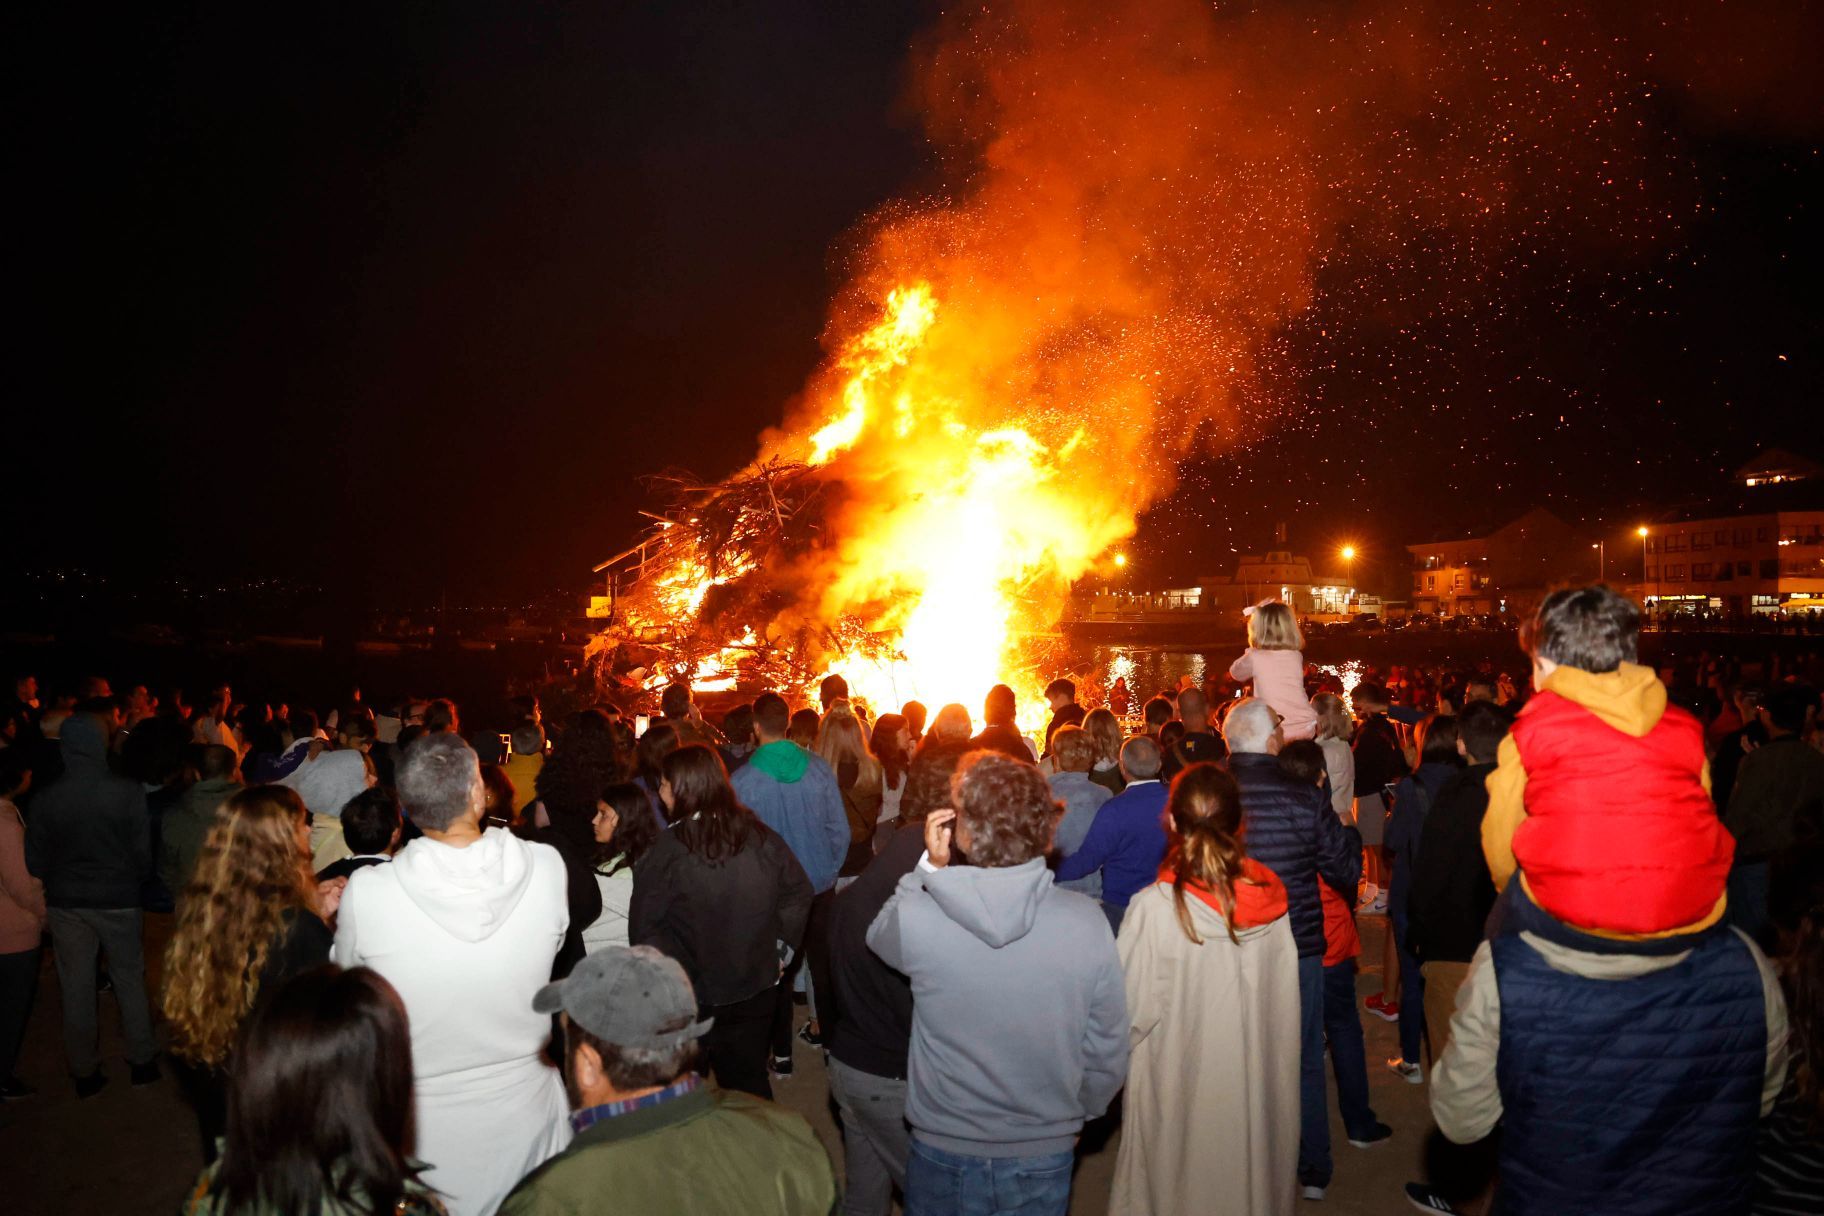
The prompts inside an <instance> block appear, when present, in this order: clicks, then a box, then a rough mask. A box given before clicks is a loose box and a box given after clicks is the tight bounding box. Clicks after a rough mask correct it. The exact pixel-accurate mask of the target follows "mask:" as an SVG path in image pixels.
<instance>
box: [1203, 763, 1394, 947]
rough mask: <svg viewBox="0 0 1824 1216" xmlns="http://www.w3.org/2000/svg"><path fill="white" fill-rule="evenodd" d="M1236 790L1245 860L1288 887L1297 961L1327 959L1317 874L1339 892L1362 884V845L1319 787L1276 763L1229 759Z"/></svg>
mask: <svg viewBox="0 0 1824 1216" xmlns="http://www.w3.org/2000/svg"><path fill="white" fill-rule="evenodd" d="M1229 772H1230V773H1232V774H1234V777H1235V784H1237V785H1239V786H1240V787H1241V818H1242V827H1243V830H1244V831H1246V833H1247V839H1246V841H1245V843H1246V845H1247V850H1248V856H1249V857H1252V858H1253V859H1254V860H1256V861H1258V862H1260V863H1261V864H1262V865H1264V866H1266V867H1267V868H1268V869H1269V870H1271V871H1273V873H1275V874H1277V875H1279V881H1281V882H1282V883H1284V884H1286V902H1287V904H1288V905H1289V907H1288V911H1289V912H1290V914H1291V917H1292V937H1293V938H1294V940H1296V941H1297V942H1298V956H1299V957H1300V958H1309V957H1311V956H1312V955H1318V956H1322V954H1323V953H1324V906H1323V903H1322V902H1321V901H1320V899H1319V897H1318V893H1317V881H1318V875H1319V874H1322V875H1323V876H1324V877H1325V878H1326V879H1328V880H1329V881H1330V883H1331V885H1333V886H1334V887H1336V889H1337V890H1339V891H1353V890H1355V884H1356V883H1357V882H1359V881H1361V877H1362V838H1361V836H1360V835H1358V834H1357V833H1356V830H1355V829H1354V828H1346V827H1344V826H1343V824H1342V821H1341V820H1340V819H1338V818H1337V817H1336V812H1335V811H1334V810H1332V809H1331V807H1330V798H1329V796H1328V795H1326V794H1325V793H1324V792H1323V791H1322V790H1321V789H1319V788H1318V787H1317V786H1315V785H1312V784H1310V783H1309V782H1305V781H1297V780H1294V779H1293V778H1291V777H1289V776H1287V775H1286V774H1285V773H1284V772H1282V771H1280V767H1279V761H1278V760H1277V759H1275V758H1274V757H1272V756H1265V755H1261V754H1259V753H1258V752H1237V753H1236V754H1235V755H1232V756H1230V757H1229Z"/></svg>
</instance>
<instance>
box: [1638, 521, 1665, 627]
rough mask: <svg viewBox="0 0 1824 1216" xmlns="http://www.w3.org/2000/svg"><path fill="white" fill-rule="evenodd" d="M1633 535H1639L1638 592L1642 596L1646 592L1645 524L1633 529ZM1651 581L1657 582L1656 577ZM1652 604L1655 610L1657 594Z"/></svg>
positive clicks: (1657, 605)
mask: <svg viewBox="0 0 1824 1216" xmlns="http://www.w3.org/2000/svg"><path fill="white" fill-rule="evenodd" d="M1634 535H1636V536H1638V537H1640V593H1641V594H1642V595H1643V596H1644V595H1645V594H1646V593H1647V525H1645V524H1642V525H1640V527H1638V528H1636V529H1634ZM1655 573H1657V571H1656V572H1655ZM1653 581H1654V583H1655V584H1657V583H1658V582H1659V580H1658V579H1657V578H1655V579H1654V580H1653ZM1653 606H1654V608H1655V609H1656V610H1657V609H1658V607H1659V597H1658V596H1657V595H1655V596H1654V597H1653Z"/></svg>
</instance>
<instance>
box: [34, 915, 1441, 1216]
mask: <svg viewBox="0 0 1824 1216" xmlns="http://www.w3.org/2000/svg"><path fill="white" fill-rule="evenodd" d="M1384 929H1385V920H1384V918H1381V917H1363V918H1362V937H1363V946H1364V952H1363V957H1362V960H1361V963H1362V969H1363V975H1362V978H1361V981H1360V985H1361V992H1362V994H1363V995H1366V994H1367V993H1369V992H1372V991H1375V990H1376V989H1378V987H1379V985H1380V980H1379V973H1380V950H1381V939H1382V934H1383V932H1384ZM169 932H170V917H149V918H148V932H147V957H148V959H149V960H151V961H150V964H149V965H150V966H151V967H152V968H153V969H154V971H156V966H157V963H156V959H157V957H158V955H159V952H160V951H161V950H162V949H163V946H164V940H165V937H166V935H167V934H168V933H169ZM150 978H151V979H152V981H153V983H154V985H155V984H156V979H157V977H156V974H154V975H153V976H152V977H150ZM154 990H156V988H155V987H154ZM59 1005H60V1000H59V995H58V991H57V984H56V978H55V975H54V973H53V971H52V969H51V964H50V962H49V959H48V958H47V960H46V962H45V967H44V972H43V976H42V981H41V983H40V986H39V990H38V1003H37V1007H36V1009H35V1010H34V1011H33V1014H32V1023H31V1027H30V1030H29V1032H28V1034H27V1037H26V1045H25V1050H24V1053H23V1058H22V1059H21V1061H20V1066H19V1070H18V1071H19V1074H20V1076H21V1077H22V1078H23V1079H24V1080H26V1081H27V1082H29V1083H30V1084H32V1085H35V1086H37V1087H38V1090H39V1096H38V1097H36V1098H33V1099H31V1100H29V1101H25V1102H17V1103H8V1104H6V1105H4V1106H0V1161H3V1162H4V1163H5V1164H4V1166H3V1167H0V1177H4V1178H5V1179H6V1184H5V1190H6V1193H7V1195H8V1202H7V1203H6V1204H5V1205H4V1207H5V1210H6V1211H8V1212H16V1213H19V1214H20V1216H40V1214H43V1216H50V1214H52V1213H55V1214H57V1216H90V1214H93V1216H142V1214H143V1216H171V1213H173V1212H175V1211H176V1210H177V1209H178V1206H179V1204H180V1203H181V1201H182V1199H183V1198H184V1196H185V1195H186V1193H187V1188H188V1187H189V1185H190V1184H191V1183H192V1182H193V1181H194V1179H195V1177H196V1173H197V1170H198V1169H199V1168H201V1164H202V1156H201V1152H200V1149H199V1147H198V1144H197V1140H196V1124H195V1121H194V1119H193V1118H192V1117H191V1114H190V1111H189V1108H188V1107H187V1106H185V1105H184V1102H183V1099H182V1098H181V1097H180V1096H179V1094H178V1091H177V1087H176V1085H175V1084H174V1083H173V1082H172V1081H171V1080H169V1079H166V1080H165V1081H163V1082H161V1083H160V1084H158V1085H155V1086H149V1087H147V1088H145V1089H133V1088H132V1087H130V1086H129V1085H128V1084H127V1077H126V1072H127V1069H126V1064H125V1062H124V1060H123V1059H122V1056H121V1042H120V1037H119V1032H118V1020H117V1018H116V1016H115V1010H114V1006H113V1003H112V998H110V997H107V996H104V997H103V998H102V1027H103V1055H104V1058H105V1059H107V1060H108V1063H107V1064H106V1065H105V1068H106V1071H107V1072H108V1073H109V1075H110V1077H111V1078H112V1084H110V1085H109V1086H108V1088H107V1089H106V1090H104V1091H103V1092H102V1093H101V1094H99V1095H97V1096H96V1097H94V1098H92V1099H90V1100H89V1101H87V1102H78V1101H77V1100H76V1097H75V1094H74V1092H73V1091H72V1090H71V1089H70V1086H69V1082H68V1079H67V1077H66V1075H65V1073H64V1068H63V1053H62V1048H61V1044H60V1040H59V1033H58V1027H59V1024H60V1023H59V1019H60V1009H59ZM1364 1021H1365V1023H1366V1029H1367V1033H1368V1059H1369V1077H1368V1080H1369V1085H1370V1086H1371V1087H1372V1090H1373V1100H1374V1106H1375V1110H1376V1112H1377V1113H1378V1114H1379V1115H1380V1117H1381V1118H1382V1119H1383V1120H1385V1121H1386V1122H1387V1123H1389V1124H1391V1125H1392V1127H1393V1128H1394V1137H1393V1139H1392V1140H1391V1141H1388V1142H1387V1143H1385V1144H1383V1145H1381V1146H1379V1147H1377V1148H1373V1149H1368V1150H1360V1149H1353V1148H1350V1147H1349V1145H1348V1144H1347V1142H1345V1141H1344V1139H1343V1132H1342V1124H1341V1123H1340V1122H1339V1121H1338V1120H1337V1118H1336V1102H1335V1093H1334V1091H1332V1094H1331V1104H1330V1105H1331V1125H1332V1133H1331V1134H1332V1137H1333V1139H1334V1142H1335V1143H1336V1144H1337V1145H1338V1146H1339V1147H1338V1149H1337V1158H1336V1178H1335V1181H1334V1182H1333V1184H1332V1185H1331V1188H1330V1193H1329V1196H1328V1197H1327V1198H1326V1200H1325V1201H1324V1202H1323V1203H1322V1204H1315V1203H1306V1204H1301V1205H1300V1206H1301V1208H1302V1209H1303V1210H1304V1211H1307V1212H1309V1213H1311V1216H1319V1214H1320V1213H1324V1212H1334V1213H1339V1214H1340V1213H1352V1214H1353V1213H1364V1214H1365V1213H1375V1214H1382V1213H1396V1212H1407V1211H1410V1210H1411V1209H1410V1208H1408V1206H1407V1205H1406V1202H1405V1199H1404V1197H1403V1195H1402V1193H1401V1187H1402V1186H1403V1185H1404V1183H1405V1182H1407V1181H1408V1180H1409V1179H1411V1178H1413V1177H1416V1176H1417V1175H1416V1174H1415V1172H1414V1171H1415V1170H1416V1168H1417V1163H1418V1159H1419V1151H1420V1146H1421V1143H1422V1141H1423V1138H1424V1136H1425V1133H1426V1132H1427V1131H1428V1130H1429V1127H1430V1116H1429V1114H1428V1113H1427V1111H1426V1107H1425V1089H1424V1087H1422V1086H1415V1085H1408V1084H1407V1083H1406V1082H1404V1081H1401V1080H1399V1079H1398V1078H1396V1077H1394V1076H1393V1075H1392V1074H1391V1073H1388V1072H1387V1071H1385V1069H1383V1068H1382V1067H1381V1066H1380V1061H1382V1060H1384V1059H1385V1058H1386V1057H1388V1056H1390V1055H1394V1054H1396V1053H1397V1050H1398V1048H1397V1045H1396V1041H1395V1035H1394V1030H1395V1028H1394V1027H1393V1026H1392V1025H1390V1024H1388V1023H1386V1022H1383V1021H1381V1020H1380V1019H1378V1018H1373V1017H1367V1018H1365V1019H1364ZM826 1093H827V1089H826V1086H825V1084H824V1072H823V1063H822V1059H821V1056H820V1054H819V1053H818V1052H815V1051H813V1050H811V1049H809V1048H807V1047H804V1046H802V1045H800V1046H799V1049H798V1058H797V1075H795V1076H794V1077H793V1078H792V1079H791V1080H789V1081H786V1082H784V1083H782V1084H781V1086H780V1088H779V1094H778V1097H779V1100H780V1101H781V1102H783V1103H784V1104H785V1105H787V1106H789V1107H791V1108H792V1109H793V1110H796V1111H798V1112H799V1113H800V1114H802V1115H804V1116H805V1117H806V1118H807V1119H809V1120H810V1121H811V1124H812V1126H814V1127H815V1128H816V1129H817V1132H818V1134H819V1135H820V1136H821V1137H822V1138H823V1141H824V1143H825V1145H826V1146H827V1147H828V1148H829V1149H830V1153H831V1157H832V1159H833V1160H834V1161H835V1162H836V1163H837V1168H838V1170H840V1169H841V1162H842V1151H841V1142H840V1140H839V1138H838V1133H837V1130H836V1127H835V1124H834V1122H833V1121H832V1119H831V1116H830V1111H829V1107H828V1104H827V1099H826V1096H825V1095H826ZM1089 1139H1093V1137H1090V1138H1089ZM1119 1143H1120V1140H1119V1133H1118V1132H1117V1133H1116V1134H1115V1135H1114V1136H1113V1137H1112V1138H1110V1139H1109V1140H1108V1141H1107V1142H1106V1143H1105V1144H1104V1145H1103V1146H1102V1147H1101V1148H1099V1149H1097V1150H1095V1151H1092V1152H1088V1153H1086V1154H1085V1156H1084V1158H1083V1161H1082V1165H1081V1168H1080V1169H1079V1171H1078V1173H1077V1180H1076V1190H1075V1196H1074V1199H1073V1202H1072V1204H1071V1211H1072V1213H1073V1214H1074V1216H1100V1213H1102V1212H1104V1211H1105V1210H1106V1209H1107V1205H1108V1187H1109V1180H1110V1178H1111V1177H1112V1176H1113V1173H1114V1164H1115V1151H1116V1148H1117V1146H1118V1145H1119ZM21 1188H23V1189H21ZM20 1200H22V1205H21V1206H19V1207H13V1206H12V1204H13V1203H14V1202H19V1201H20ZM1211 1210H1213V1211H1214V1210H1219V1209H1216V1208H1214V1207H1212V1209H1211Z"/></svg>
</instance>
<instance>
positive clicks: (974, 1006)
mask: <svg viewBox="0 0 1824 1216" xmlns="http://www.w3.org/2000/svg"><path fill="white" fill-rule="evenodd" d="M868 945H869V946H870V947H872V948H873V950H874V952H875V953H876V954H878V955H879V956H880V957H881V958H882V959H883V960H884V961H885V962H886V963H887V965H888V966H890V967H893V968H895V969H897V970H899V971H902V972H904V973H905V974H906V975H907V976H909V977H910V978H911V980H912V1051H911V1057H910V1068H909V1084H908V1089H907V1095H906V1121H907V1122H908V1123H910V1124H911V1125H912V1131H913V1134H914V1135H916V1136H917V1137H918V1139H919V1140H921V1141H922V1142H924V1143H926V1144H929V1145H931V1146H932V1147H933V1148H938V1149H943V1150H945V1151H948V1152H953V1153H961V1154H964V1155H967V1156H972V1157H1037V1156H1042V1155H1045V1154H1049V1153H1060V1152H1067V1151H1069V1150H1070V1148H1071V1147H1072V1145H1073V1144H1074V1143H1075V1140H1076V1136H1077V1133H1078V1132H1080V1131H1081V1130H1082V1128H1083V1123H1084V1121H1085V1120H1086V1119H1093V1118H1095V1117H1096V1116H1098V1115H1100V1114H1102V1112H1103V1111H1105V1110H1106V1109H1108V1104H1109V1101H1110V1100H1111V1099H1112V1098H1113V1097H1114V1096H1115V1094H1116V1092H1117V1091H1118V1090H1120V1088H1121V1085H1122V1082H1123V1081H1125V1080H1126V1078H1127V995H1126V991H1125V987H1124V985H1123V982H1122V976H1121V960H1120V957H1119V956H1118V955H1117V954H1116V953H1115V939H1114V935H1113V934H1111V933H1110V932H1109V929H1108V921H1107V919H1106V918H1105V917H1104V916H1103V914H1102V910H1101V909H1100V908H1099V907H1097V906H1096V903H1095V901H1093V900H1091V899H1089V898H1087V897H1085V896H1083V895H1079V894H1077V893H1076V892H1074V891H1065V890H1062V889H1060V888H1058V887H1057V886H1055V885H1054V884H1053V883H1052V880H1051V871H1049V870H1048V869H1046V867H1045V861H1044V859H1043V858H1034V859H1033V860H1031V861H1029V862H1026V863H1025V864H1024V865H1018V866H1008V867H1006V868H1003V869H984V868H981V867H978V866H967V865H950V866H947V867H945V868H944V869H941V870H933V869H931V868H929V865H928V863H927V862H924V861H921V862H920V863H919V867H918V868H917V869H914V870H913V871H912V872H911V873H910V874H908V875H906V876H905V877H904V878H902V879H901V880H900V882H899V888H898V889H897V890H896V891H895V892H894V893H893V898H892V899H890V900H888V901H887V904H886V906H885V907H884V908H882V909H881V910H880V915H879V916H877V917H875V918H874V923H873V925H872V926H871V927H870V928H869V929H868Z"/></svg>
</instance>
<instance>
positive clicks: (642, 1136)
mask: <svg viewBox="0 0 1824 1216" xmlns="http://www.w3.org/2000/svg"><path fill="white" fill-rule="evenodd" d="M835 1210H836V1178H835V1175H834V1173H833V1172H832V1170H831V1169H830V1159H829V1156H828V1154H826V1153H825V1152H824V1151H823V1146H822V1145H821V1144H819V1143H818V1141H817V1137H816V1135H815V1134H814V1133H812V1131H811V1126H810V1124H808V1123H806V1122H805V1121H804V1120H803V1119H802V1118H800V1117H799V1116H797V1115H795V1114H792V1113H791V1112H790V1111H787V1110H784V1109H782V1108H781V1107H778V1106H775V1105H773V1104H772V1103H771V1102H766V1101H763V1100H762V1099H759V1098H755V1097H751V1096H749V1095H748V1094H743V1093H735V1092H732V1091H725V1090H720V1089H715V1088H712V1087H711V1086H708V1085H705V1086H703V1087H702V1088H700V1089H695V1090H692V1091H691V1092H690V1093H687V1094H685V1095H683V1096H682V1097H678V1098H673V1099H672V1100H671V1101H669V1102H665V1103H662V1104H661V1105H658V1106H648V1107H644V1108H641V1109H639V1110H633V1111H629V1112H628V1113H626V1114H624V1115H616V1116H614V1117H613V1118H610V1119H605V1120H603V1121H602V1122H600V1123H596V1124H594V1125H593V1126H590V1127H588V1128H585V1129H584V1130H583V1131H582V1132H580V1133H578V1135H577V1137H576V1139H575V1140H572V1141H571V1142H570V1147H569V1148H567V1149H565V1150H564V1151H563V1152H561V1153H559V1154H558V1155H557V1156H555V1157H553V1158H552V1159H551V1160H549V1161H547V1162H545V1164H543V1165H541V1166H540V1167H539V1168H538V1169H536V1170H534V1171H532V1173H530V1174H528V1175H527V1176H526V1178H525V1180H524V1181H522V1182H521V1183H520V1184H519V1185H518V1186H517V1187H515V1188H514V1190H513V1193H512V1194H510V1195H508V1196H507V1201H506V1202H505V1203H503V1204H502V1205H501V1207H500V1216H571V1214H575V1216H595V1214H596V1213H604V1214H605V1213H610V1212H689V1213H690V1214H691V1216H827V1214H828V1213H830V1212H834V1211H835Z"/></svg>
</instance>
